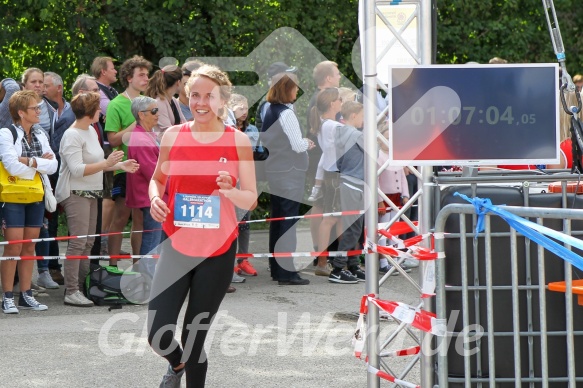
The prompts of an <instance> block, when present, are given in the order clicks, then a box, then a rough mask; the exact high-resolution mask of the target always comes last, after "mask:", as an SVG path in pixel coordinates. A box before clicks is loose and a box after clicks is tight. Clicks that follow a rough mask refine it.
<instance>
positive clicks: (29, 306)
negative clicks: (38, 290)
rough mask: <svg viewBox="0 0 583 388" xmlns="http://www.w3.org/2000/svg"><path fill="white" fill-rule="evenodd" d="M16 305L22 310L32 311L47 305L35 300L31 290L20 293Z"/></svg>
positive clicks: (44, 308) (42, 309) (45, 307)
mask: <svg viewBox="0 0 583 388" xmlns="http://www.w3.org/2000/svg"><path fill="white" fill-rule="evenodd" d="M18 307H19V308H21V309H24V310H34V311H44V310H47V309H48V307H47V306H46V305H44V304H41V303H39V302H37V300H36V299H34V296H32V290H28V291H24V292H21V293H20V298H19V299H18Z"/></svg>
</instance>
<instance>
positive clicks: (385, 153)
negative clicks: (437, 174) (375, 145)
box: [377, 123, 409, 222]
mask: <svg viewBox="0 0 583 388" xmlns="http://www.w3.org/2000/svg"><path fill="white" fill-rule="evenodd" d="M379 132H380V133H381V135H382V136H383V137H384V138H385V139H386V140H387V141H386V142H385V141H382V139H379V147H380V149H379V155H378V158H377V166H378V168H383V171H382V172H381V173H380V174H379V189H380V190H381V191H382V192H383V193H384V194H385V195H386V196H387V197H388V198H389V199H390V200H391V202H393V204H395V206H397V207H401V206H402V205H404V204H406V203H407V201H408V200H409V186H408V185H407V177H406V176H405V169H404V168H403V167H401V166H391V165H390V164H389V163H388V162H387V161H388V160H389V146H388V145H387V142H388V140H389V126H388V125H387V123H383V124H381V127H380V128H379ZM387 207H389V204H388V203H387V202H385V201H384V200H382V199H381V200H380V201H379V208H387ZM395 214H397V212H396V211H394V210H389V211H385V210H380V211H379V215H380V216H381V217H380V218H379V222H388V221H389V220H390V219H391V218H392V217H393V216H394V215H395Z"/></svg>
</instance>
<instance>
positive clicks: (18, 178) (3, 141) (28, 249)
mask: <svg viewBox="0 0 583 388" xmlns="http://www.w3.org/2000/svg"><path fill="white" fill-rule="evenodd" d="M40 103H41V99H40V97H39V96H38V94H37V93H35V92H34V91H31V90H24V91H20V92H16V93H14V95H12V97H10V100H9V103H8V107H9V110H10V116H12V120H13V121H14V127H13V128H12V130H11V129H10V128H2V129H0V155H2V163H1V166H0V170H5V171H3V172H4V173H5V174H0V185H1V186H2V187H1V191H0V207H1V208H2V232H3V233H4V240H6V241H13V240H22V239H34V238H37V237H38V235H39V232H40V228H41V226H42V222H43V215H44V211H45V203H44V201H43V193H44V192H43V190H42V181H41V179H40V176H39V174H53V173H54V172H55V171H57V159H56V158H55V154H54V153H53V151H52V150H51V147H50V145H49V140H48V139H47V137H46V135H45V133H44V132H43V130H42V129H41V128H40V127H39V126H38V122H39V121H40V118H39V117H40V113H41V108H40V105H39V104H40ZM35 124H37V125H35ZM14 132H15V133H16V137H14V136H13V133H14ZM39 183H40V187H39V188H40V190H39V189H35V186H36V185H38V184H39ZM18 184H20V186H21V188H20V189H18V188H17V187H16V186H18ZM22 184H23V185H24V187H22ZM9 194H10V195H9ZM34 246H35V243H25V244H9V245H5V246H4V255H3V256H5V257H7V256H32V255H34ZM17 263H18V264H17ZM33 266H34V262H33V261H31V260H23V261H13V260H9V261H2V262H1V263H0V275H1V279H2V291H3V294H2V311H3V312H4V313H5V314H17V313H18V312H19V309H21V310H35V311H43V310H46V309H47V306H45V305H43V304H40V303H39V302H37V301H36V299H35V298H34V297H33V296H32V290H31V280H32V270H33ZM16 268H18V277H19V282H20V298H19V300H18V306H17V305H16V303H15V300H14V293H13V286H14V273H15V271H16Z"/></svg>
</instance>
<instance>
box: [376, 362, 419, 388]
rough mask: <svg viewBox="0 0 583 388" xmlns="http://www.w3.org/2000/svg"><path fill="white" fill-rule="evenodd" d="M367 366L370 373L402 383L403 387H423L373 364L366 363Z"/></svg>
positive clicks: (392, 381)
mask: <svg viewBox="0 0 583 388" xmlns="http://www.w3.org/2000/svg"><path fill="white" fill-rule="evenodd" d="M366 367H367V369H368V372H369V373H374V374H375V375H376V376H378V377H380V378H381V379H383V380H387V381H390V382H391V383H395V384H398V385H400V386H402V387H407V388H421V386H420V385H417V384H413V383H410V382H408V381H404V380H401V379H398V378H396V377H395V376H393V375H391V374H388V373H387V372H385V371H382V370H379V369H377V368H375V367H373V366H372V365H370V364H368V363H367V364H366Z"/></svg>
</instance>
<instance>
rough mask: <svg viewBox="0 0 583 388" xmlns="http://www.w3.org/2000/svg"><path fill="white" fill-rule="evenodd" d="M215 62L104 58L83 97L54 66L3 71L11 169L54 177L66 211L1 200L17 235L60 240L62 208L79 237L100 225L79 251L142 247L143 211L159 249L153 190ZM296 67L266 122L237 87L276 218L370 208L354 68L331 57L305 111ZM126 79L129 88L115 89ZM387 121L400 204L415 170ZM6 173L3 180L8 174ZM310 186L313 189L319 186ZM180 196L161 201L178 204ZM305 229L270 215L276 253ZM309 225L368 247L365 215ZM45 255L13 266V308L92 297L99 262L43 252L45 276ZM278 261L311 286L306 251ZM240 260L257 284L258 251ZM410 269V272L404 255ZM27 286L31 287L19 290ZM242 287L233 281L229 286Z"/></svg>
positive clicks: (281, 72) (391, 178)
mask: <svg viewBox="0 0 583 388" xmlns="http://www.w3.org/2000/svg"><path fill="white" fill-rule="evenodd" d="M203 65H204V64H203V63H201V62H199V61H196V60H194V61H189V62H186V63H184V64H183V65H182V67H178V66H173V65H171V66H165V67H162V68H160V69H158V70H155V71H152V70H153V66H152V63H150V62H149V61H148V60H146V59H145V58H143V57H141V56H134V57H132V58H129V59H127V60H125V61H124V62H123V63H122V64H121V65H120V66H118V67H117V68H116V65H115V60H114V59H113V58H109V57H97V58H95V60H94V61H93V63H92V65H91V68H90V73H89V74H80V75H79V76H78V77H77V78H76V80H75V82H74V83H73V85H72V87H71V95H72V99H71V101H67V100H66V99H65V97H64V94H65V93H64V85H63V80H62V78H61V77H60V76H59V75H58V74H56V73H54V72H50V71H46V72H43V71H42V70H41V69H38V68H34V67H31V68H28V69H26V71H25V72H24V73H23V74H22V77H21V79H19V80H14V79H10V78H6V79H4V80H2V82H1V88H0V128H1V129H0V151H1V155H2V166H1V169H2V170H5V171H6V172H7V173H8V175H10V176H16V177H18V178H20V179H25V180H27V181H26V182H30V183H27V184H30V185H31V190H32V189H33V188H34V185H35V184H36V183H35V179H36V177H37V176H38V178H39V179H40V180H41V184H42V182H45V185H44V187H45V189H44V190H52V191H54V194H55V197H56V200H57V202H58V204H59V206H58V207H57V209H56V210H55V211H49V210H47V208H46V207H45V203H44V202H43V200H42V199H40V200H39V199H38V198H36V197H35V198H33V197H32V196H29V197H26V198H24V199H23V200H10V199H8V198H4V197H0V202H2V204H1V206H2V208H1V217H2V233H3V236H4V239H5V240H7V241H11V240H23V239H24V240H26V239H35V238H37V237H40V238H47V237H56V236H57V232H58V229H59V218H60V217H59V214H61V213H64V215H65V216H64V218H63V217H61V219H65V220H66V225H67V229H68V232H69V234H70V235H71V236H86V235H93V234H97V235H101V236H99V237H97V238H94V237H86V238H78V239H72V240H70V241H69V244H68V248H67V250H66V253H65V254H66V255H67V256H71V255H87V256H88V255H97V256H98V255H101V256H106V255H120V254H129V252H123V251H122V249H121V248H122V238H123V235H122V234H121V232H123V230H124V228H126V226H127V225H128V222H130V220H131V231H132V232H139V233H131V250H132V252H131V253H132V254H134V255H146V254H150V253H157V252H158V251H157V250H158V246H159V245H160V244H161V243H162V242H163V241H164V239H165V238H167V236H166V235H165V234H164V233H162V232H161V229H162V228H161V223H160V222H158V221H156V219H155V218H154V217H152V215H151V214H150V207H151V202H152V201H151V200H153V198H150V197H149V195H148V187H149V186H150V181H151V179H152V176H153V174H154V171H155V168H156V164H157V162H158V158H159V155H160V147H161V141H162V137H163V134H164V133H165V132H166V131H168V130H169V129H170V128H173V127H174V126H179V125H181V124H184V123H188V122H191V121H192V120H193V113H195V112H194V111H192V109H193V108H192V106H193V105H192V103H191V99H192V96H191V95H189V92H188V88H187V87H186V86H187V83H188V80H189V79H190V77H191V76H192V75H193V74H197V71H198V70H199V69H200V68H201V66H203ZM296 73H297V69H296V68H295V67H293V66H288V65H287V64H285V63H283V62H276V63H273V64H272V65H271V66H269V68H268V70H267V81H268V84H269V91H268V93H267V95H266V96H265V97H264V99H262V101H261V102H260V103H259V104H258V106H257V109H256V116H255V118H254V120H250V117H249V102H248V100H247V98H246V96H244V95H241V94H231V93H230V92H229V95H230V98H229V101H228V103H227V105H226V110H227V111H226V114H225V116H224V117H225V118H224V125H225V126H228V127H232V128H233V129H234V130H237V131H240V132H243V133H245V134H246V135H247V137H248V138H249V141H250V144H251V148H252V151H253V159H254V161H255V170H256V175H257V178H258V180H264V181H266V182H268V184H269V187H270V189H269V190H270V206H271V209H270V210H271V212H270V215H271V217H289V216H297V215H299V212H300V204H301V203H304V202H308V203H310V204H311V205H312V210H311V213H313V214H320V213H330V212H337V211H347V210H362V209H364V206H365V198H364V192H365V189H364V158H365V153H364V144H363V134H362V127H363V117H364V113H363V106H362V103H361V102H359V101H361V95H360V92H359V91H357V90H352V89H350V88H345V87H340V83H341V80H342V77H341V74H340V71H339V69H338V65H337V64H336V63H335V62H332V61H324V62H321V63H319V64H318V65H317V66H315V68H314V69H313V80H314V83H315V86H316V90H315V92H314V93H313V95H312V96H311V99H310V103H309V107H308V112H307V117H306V118H305V119H303V118H300V117H298V115H297V114H296V109H295V107H294V101H295V100H296V97H297V93H298V91H299V86H298V84H299V80H298V77H297V74H296ZM118 81H119V85H120V86H121V88H120V89H116V88H115V87H114V85H117V82H118ZM377 97H378V98H377V101H376V102H377V105H379V106H378V109H379V112H382V111H383V109H384V108H385V107H386V103H387V102H386V99H385V98H384V97H383V96H382V95H381V94H380V93H379V96H377ZM199 113H200V112H199ZM195 116H196V115H195ZM251 121H253V122H254V123H252V122H251ZM379 130H380V131H381V134H380V135H379V151H378V152H379V153H378V165H379V167H381V168H382V169H383V172H382V173H381V174H380V175H379V183H380V188H381V189H382V190H383V193H384V194H386V196H387V197H388V198H389V199H390V200H391V201H392V202H393V204H394V205H396V206H401V205H403V204H404V203H406V201H407V200H408V198H409V186H408V181H411V180H410V179H408V177H407V175H408V171H407V170H406V169H403V168H401V167H392V166H388V162H387V159H388V148H387V144H388V142H387V141H386V140H387V139H388V137H387V136H388V130H387V127H386V123H381V124H380V127H379ZM381 137H383V138H382V139H381ZM4 183H5V181H4V180H2V178H1V177H0V184H4ZM409 183H411V182H409ZM306 184H308V185H309V187H310V190H309V191H308V193H307V194H306V190H305V187H306V186H305V185H306ZM45 193H46V191H45ZM47 195H48V194H47ZM167 195H168V193H167V192H166V193H164V194H163V195H161V197H164V198H161V199H163V200H166V196H167ZM367 202H368V201H367ZM377 202H378V205H379V208H380V210H379V211H380V215H381V216H384V217H385V218H386V219H387V220H388V219H390V217H391V216H392V215H391V212H390V211H388V212H386V211H385V210H384V209H385V208H389V204H388V203H386V202H384V201H383V200H382V198H380V197H379V199H378V201H377ZM377 202H373V203H374V204H376V203H377ZM389 210H390V209H389ZM393 214H394V212H393ZM250 217H251V212H250V211H249V210H246V209H237V218H238V219H239V220H249V219H250ZM296 225H297V220H285V221H279V222H272V223H270V231H269V251H270V252H271V253H281V252H294V251H295V250H296V230H295V227H296ZM310 229H311V232H312V241H313V244H314V250H315V251H317V252H326V251H329V250H339V251H350V250H355V249H361V248H362V245H363V216H345V217H325V218H312V219H311V221H310ZM249 238H250V230H249V225H248V224H240V225H239V227H238V238H237V246H238V253H248V252H249ZM193 243H195V244H196V243H197V242H193ZM200 243H203V242H200ZM59 253H60V252H59V247H58V244H57V242H56V241H51V242H46V241H43V242H39V243H22V244H19V243H14V244H9V245H5V246H4V252H3V255H4V256H20V255H35V254H36V255H38V256H58V255H59ZM61 254H62V253H61ZM33 264H34V263H33V262H32V261H29V260H23V261H2V262H1V263H0V272H1V281H2V292H3V294H2V310H3V312H4V313H7V314H11V313H18V312H19V309H32V310H36V311H42V310H46V309H47V308H48V307H47V306H46V305H44V304H42V303H40V302H39V301H37V299H36V298H35V295H36V294H37V293H38V292H39V291H43V290H44V289H46V288H48V289H58V288H59V287H60V286H61V285H63V286H64V288H65V294H64V303H65V304H67V305H71V306H78V307H90V306H92V305H93V302H92V301H91V300H89V299H88V298H87V297H86V295H85V294H84V292H83V282H84V280H85V277H86V276H87V274H88V272H89V261H88V260H64V261H59V260H38V261H37V269H38V277H36V281H35V282H33V281H32V279H33V276H32V275H33V274H32V272H33V268H34V265H33ZM269 264H270V265H269V270H270V275H271V277H272V278H273V280H275V281H277V282H278V284H280V285H306V284H309V280H307V279H305V278H302V277H300V275H299V273H298V271H297V269H296V268H295V267H294V264H293V260H280V259H276V258H271V259H270V263H269ZM362 264H363V259H361V257H360V256H359V255H355V256H350V257H346V256H337V257H334V258H333V259H332V258H328V257H327V256H326V255H324V254H322V255H321V256H319V257H317V258H316V260H314V265H315V268H314V270H315V275H317V276H324V277H327V278H328V281H329V282H332V283H339V284H355V283H358V282H362V281H364V280H365V273H364V271H363V270H362V269H361V265H362ZM109 265H111V266H116V265H117V260H113V259H112V260H110V261H109ZM233 265H234V271H233V274H232V275H233V278H232V283H238V282H239V283H240V282H244V281H245V280H246V278H245V277H244V276H245V275H247V276H257V275H258V273H257V271H256V269H255V268H254V267H253V265H252V264H251V262H249V260H247V259H237V260H236V261H235V262H234V263H233ZM137 266H138V268H139V269H140V271H141V272H143V273H145V274H147V275H148V276H150V277H153V276H154V273H155V271H156V260H153V259H141V260H139V261H138V263H137ZM403 269H404V270H405V271H410V269H409V268H408V267H407V266H406V265H404V264H403ZM388 270H389V266H388V263H387V262H386V260H385V261H384V262H381V271H382V272H387V271H388ZM397 273H398V272H397V271H395V274H397ZM15 284H19V288H20V296H19V298H18V299H15V298H16V297H15V293H14V286H15ZM233 291H235V289H234V288H233V287H232V286H230V287H229V289H228V291H227V292H233Z"/></svg>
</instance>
